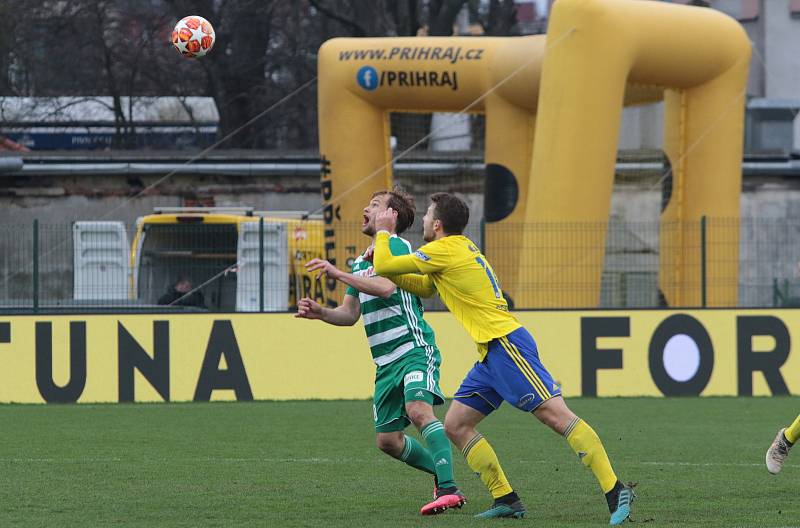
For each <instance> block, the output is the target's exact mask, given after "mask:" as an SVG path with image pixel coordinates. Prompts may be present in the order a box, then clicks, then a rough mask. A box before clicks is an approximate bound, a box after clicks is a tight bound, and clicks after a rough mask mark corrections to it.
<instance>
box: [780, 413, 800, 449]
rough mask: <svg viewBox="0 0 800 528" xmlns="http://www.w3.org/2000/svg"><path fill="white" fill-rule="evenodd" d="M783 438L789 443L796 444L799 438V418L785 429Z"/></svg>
mask: <svg viewBox="0 0 800 528" xmlns="http://www.w3.org/2000/svg"><path fill="white" fill-rule="evenodd" d="M783 436H785V437H786V439H787V440H788V441H790V442H791V443H795V442H797V439H798V438H800V416H798V417H797V418H795V419H794V422H793V423H792V425H790V426H789V427H787V428H786V430H785V431H784V432H783Z"/></svg>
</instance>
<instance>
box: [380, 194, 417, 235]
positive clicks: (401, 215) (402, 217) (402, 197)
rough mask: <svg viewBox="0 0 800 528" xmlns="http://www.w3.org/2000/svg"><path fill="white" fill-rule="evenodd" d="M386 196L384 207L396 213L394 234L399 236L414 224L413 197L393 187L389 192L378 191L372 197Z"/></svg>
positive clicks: (415, 211)
mask: <svg viewBox="0 0 800 528" xmlns="http://www.w3.org/2000/svg"><path fill="white" fill-rule="evenodd" d="M384 194H385V195H387V196H388V197H389V198H388V199H387V201H386V207H391V208H392V209H394V210H395V211H397V227H396V229H395V232H396V233H397V234H398V235H399V234H400V233H402V232H403V231H405V230H406V229H408V228H409V227H411V225H412V224H413V223H414V216H415V215H416V213H417V206H416V204H415V203H414V197H413V196H411V195H410V194H408V193H407V192H405V191H404V190H403V189H402V188H401V187H398V186H395V187H394V188H392V190H391V191H378V192H376V193H375V194H373V195H372V197H373V198H375V197H376V196H383V195H384Z"/></svg>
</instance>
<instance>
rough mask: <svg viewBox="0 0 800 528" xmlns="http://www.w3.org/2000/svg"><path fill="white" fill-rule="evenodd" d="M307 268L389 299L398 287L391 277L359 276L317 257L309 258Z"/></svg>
mask: <svg viewBox="0 0 800 528" xmlns="http://www.w3.org/2000/svg"><path fill="white" fill-rule="evenodd" d="M306 270H308V271H316V270H320V274H321V275H327V276H328V277H330V278H332V279H336V280H338V281H340V282H343V283H345V284H347V285H348V286H352V287H353V288H355V289H357V290H358V291H360V292H362V293H366V294H367V295H374V296H375V297H381V298H382V299H388V298H389V297H391V296H392V294H393V293H394V291H395V290H396V289H397V286H395V285H394V283H393V282H392V281H390V280H389V279H384V278H383V277H359V276H358V275H353V274H352V273H345V272H343V271H342V270H340V269H339V268H337V267H336V266H334V265H333V264H331V263H330V262H328V261H327V260H322V259H317V258H315V259H312V260H309V261H308V262H307V263H306Z"/></svg>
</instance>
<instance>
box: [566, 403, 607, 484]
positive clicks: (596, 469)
mask: <svg viewBox="0 0 800 528" xmlns="http://www.w3.org/2000/svg"><path fill="white" fill-rule="evenodd" d="M564 437H565V438H566V439H567V442H568V443H569V446H570V447H571V448H572V450H573V451H575V454H577V455H578V457H580V459H581V462H582V463H583V465H584V466H586V467H588V468H589V469H591V470H592V473H594V476H595V478H596V479H597V482H598V483H599V484H600V488H601V489H602V490H603V493H608V492H610V491H611V490H613V489H614V486H615V485H616V484H617V475H616V474H614V470H613V469H612V468H611V462H609V460H608V455H607V454H606V450H605V448H604V447H603V443H602V442H601V441H600V438H599V437H598V436H597V433H595V432H594V429H592V428H591V427H590V426H589V424H587V423H586V422H584V421H583V420H581V419H580V418H575V419H574V420H573V421H572V422H571V423H570V424H569V426H567V429H566V430H565V431H564Z"/></svg>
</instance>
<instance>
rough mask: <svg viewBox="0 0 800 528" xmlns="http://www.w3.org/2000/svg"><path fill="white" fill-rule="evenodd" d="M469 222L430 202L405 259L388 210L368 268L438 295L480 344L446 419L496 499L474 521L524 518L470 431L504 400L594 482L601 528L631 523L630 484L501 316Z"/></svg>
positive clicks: (528, 342) (379, 221)
mask: <svg viewBox="0 0 800 528" xmlns="http://www.w3.org/2000/svg"><path fill="white" fill-rule="evenodd" d="M468 220H469V207H468V206H467V204H466V203H464V201H463V200H461V199H460V198H458V197H456V196H455V195H452V194H449V193H437V194H434V195H433V196H431V204H430V206H429V207H428V212H427V214H426V215H425V217H424V218H423V231H424V237H425V241H426V242H428V243H427V244H425V245H424V246H422V247H421V248H419V250H418V251H416V252H415V253H414V254H412V255H402V256H396V255H393V254H392V252H391V251H389V244H388V242H389V235H390V231H391V230H392V229H393V228H394V226H395V224H396V222H397V214H396V213H395V212H394V211H392V209H391V208H388V209H387V210H386V211H384V212H382V213H379V214H378V216H377V218H376V224H375V227H376V229H377V233H376V235H375V255H374V265H375V269H376V270H377V272H378V273H379V274H381V275H387V276H391V277H392V280H394V281H395V282H396V283H397V284H398V286H399V287H402V288H405V289H406V290H409V291H413V292H415V293H417V294H419V295H422V296H425V297H428V296H430V295H432V294H433V293H434V292H438V293H439V296H440V297H441V299H442V302H444V304H445V305H446V306H447V308H448V310H450V312H451V313H453V315H454V316H455V317H456V319H458V321H459V322H460V323H461V324H462V325H463V326H464V328H465V329H466V330H467V332H468V333H469V334H470V336H471V337H472V338H473V340H474V341H475V343H476V344H477V346H478V355H479V357H480V360H479V361H478V362H477V363H476V364H475V366H474V367H473V368H472V370H470V371H469V373H467V376H466V378H464V381H463V382H462V383H461V387H459V389H458V391H457V392H456V395H455V399H454V401H453V403H452V405H451V406H450V409H449V410H448V412H447V416H446V417H445V428H446V430H447V434H448V436H449V437H450V439H451V440H452V441H453V443H454V444H456V446H458V447H459V448H460V449H461V450H462V452H463V453H464V456H465V457H466V459H467V464H468V465H469V467H470V468H471V469H472V470H473V471H475V472H476V473H478V474H479V475H480V477H481V480H482V481H483V482H484V484H485V485H486V487H487V488H488V489H489V491H490V493H491V494H492V497H493V498H494V504H493V505H492V507H491V508H489V509H488V510H487V511H485V512H483V513H480V514H478V515H477V516H478V517H482V518H490V517H522V516H523V515H524V514H525V507H524V506H523V504H522V501H521V500H520V499H519V496H518V495H517V493H516V492H515V491H514V490H513V488H512V487H511V485H510V484H509V483H508V480H507V479H506V476H505V474H504V473H503V470H502V469H501V467H500V462H499V461H498V459H497V455H496V454H495V452H494V450H493V449H492V447H491V445H489V443H488V442H487V440H486V439H485V438H484V437H483V436H482V435H481V434H480V433H478V432H477V430H476V427H477V425H478V424H479V423H480V422H481V421H482V420H483V419H484V418H486V416H488V415H489V414H491V413H492V412H493V411H494V410H495V409H497V408H498V407H499V406H500V404H502V403H503V401H504V400H505V401H507V402H509V403H510V404H512V405H514V406H515V407H517V408H518V409H520V410H522V411H525V412H529V413H532V414H533V415H534V416H535V417H536V418H538V419H539V421H541V422H542V423H544V424H546V425H547V426H549V427H550V428H551V429H553V430H554V431H555V432H557V433H559V434H561V435H562V436H563V437H564V438H565V439H566V440H567V443H569V445H570V447H571V448H572V449H573V450H574V451H575V453H576V454H577V455H578V457H579V458H580V460H581V461H582V462H583V464H584V465H586V466H588V467H589V468H590V469H591V470H592V473H594V476H595V478H597V481H598V484H599V485H600V488H601V490H602V491H603V493H604V494H605V496H606V501H607V503H608V509H609V512H610V513H611V519H610V522H609V524H612V525H617V524H622V523H623V522H624V521H625V520H627V519H628V517H629V515H630V505H631V501H632V500H633V497H634V494H633V490H632V489H631V488H632V486H625V485H623V484H622V483H621V482H620V481H619V480H618V479H617V476H616V474H615V473H614V470H613V469H612V468H611V463H610V462H609V460H608V455H607V454H606V451H605V448H604V447H603V444H602V442H601V441H600V438H599V437H598V436H597V434H596V433H595V432H594V430H593V429H592V428H591V427H590V426H589V424H588V423H586V422H585V421H583V420H582V419H580V418H579V417H577V416H576V415H575V414H574V413H573V412H572V411H571V410H570V409H569V407H567V404H566V403H565V402H564V399H563V398H562V397H561V388H560V387H559V386H558V385H557V384H556V383H555V382H554V381H553V377H552V376H551V375H550V373H549V372H548V371H547V369H545V367H544V365H542V363H541V361H540V360H539V353H538V350H537V347H536V342H535V341H534V340H533V337H532V336H531V335H530V333H528V331H527V330H526V329H525V328H523V327H522V325H521V324H520V323H519V321H518V320H517V318H516V317H514V316H513V315H512V314H511V313H510V312H509V311H508V303H507V302H506V300H505V298H504V297H503V294H502V290H501V289H500V283H499V282H498V280H497V277H496V276H495V274H494V271H493V270H492V267H491V265H490V264H489V262H488V261H487V260H486V257H485V256H484V255H483V254H482V253H481V252H480V250H479V249H478V247H477V246H476V245H475V244H474V243H473V242H472V241H471V240H469V239H468V238H467V237H465V236H463V234H462V233H463V232H464V228H465V227H466V225H467V221H468ZM404 274H407V275H404Z"/></svg>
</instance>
